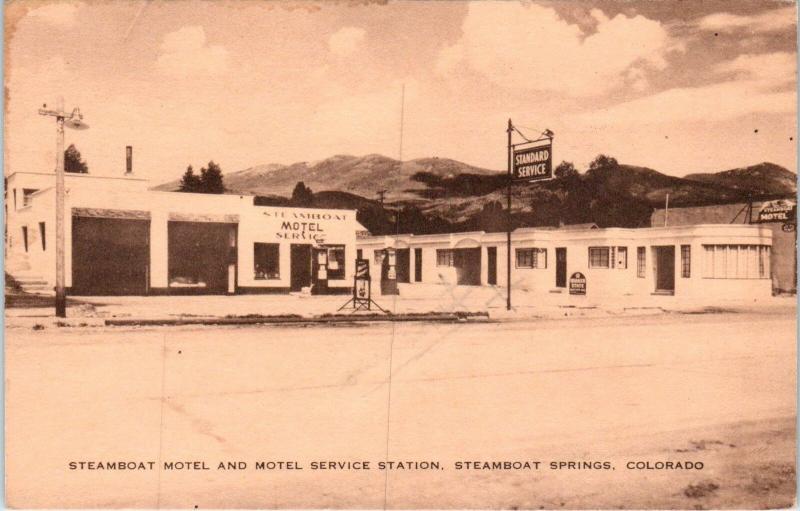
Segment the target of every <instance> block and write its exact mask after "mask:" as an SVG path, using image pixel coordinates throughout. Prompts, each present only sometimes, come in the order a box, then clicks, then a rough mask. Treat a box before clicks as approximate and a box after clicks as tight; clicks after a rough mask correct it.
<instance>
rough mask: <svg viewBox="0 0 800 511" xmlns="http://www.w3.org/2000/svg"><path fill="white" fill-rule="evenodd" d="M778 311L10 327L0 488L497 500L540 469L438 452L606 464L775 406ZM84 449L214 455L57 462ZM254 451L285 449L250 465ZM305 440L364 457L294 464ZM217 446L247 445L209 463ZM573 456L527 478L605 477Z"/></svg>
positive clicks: (331, 499)
mask: <svg viewBox="0 0 800 511" xmlns="http://www.w3.org/2000/svg"><path fill="white" fill-rule="evenodd" d="M794 333H795V319H794V317H793V316H790V315H786V314H779V315H770V314H708V315H666V316H654V317H638V318H630V317H629V318H621V319H600V320H598V319H593V320H588V319H576V320H559V321H540V322H518V323H502V324H478V325H476V324H465V325H461V324H458V325H435V324H424V323H416V324H396V325H392V324H385V323H383V324H376V325H369V326H360V327H355V326H346V327H335V328H321V327H307V328H296V327H291V328H290V327H261V328H204V329H194V328H185V329H168V328H162V329H132V330H115V329H108V330H94V329H60V330H52V329H48V330H44V331H32V330H29V329H11V330H9V331H8V333H7V341H6V364H7V369H6V378H7V387H6V391H7V415H6V418H7V432H8V436H7V438H8V442H7V450H6V452H7V456H8V462H7V465H6V466H7V472H8V478H9V491H8V493H7V494H8V497H9V499H10V502H11V504H12V505H16V506H31V507H35V506H46V505H49V506H57V507H70V506H82V507H90V506H92V505H102V506H136V505H138V506H143V507H155V506H162V507H193V506H194V505H197V506H199V507H200V508H208V507H215V506H222V505H225V504H226V503H227V504H228V505H230V504H231V503H233V502H235V503H236V504H238V506H240V507H271V506H293V507H304V506H317V507H319V506H323V507H378V508H380V507H383V506H384V505H387V506H389V507H407V506H419V505H425V504H427V505H428V506H440V507H447V506H458V507H463V506H469V505H472V506H473V507H475V506H478V507H497V506H500V507H503V506H510V505H512V504H513V502H516V501H515V500H514V498H516V497H519V496H520V495H521V494H526V495H527V494H530V492H531V491H533V490H532V489H531V488H530V487H528V485H529V484H534V482H537V481H538V482H539V483H541V482H542V481H544V480H546V479H547V478H548V477H555V476H549V475H548V474H545V473H532V474H531V475H527V473H526V474H523V475H522V476H521V475H520V474H519V473H518V472H517V473H514V475H513V476H512V475H509V474H508V473H506V472H491V471H490V472H469V473H465V472H459V471H455V470H454V469H453V467H454V465H453V464H454V462H455V461H459V460H462V461H463V460H476V461H479V460H489V461H491V460H540V461H543V462H545V461H546V460H553V459H556V460H579V461H581V460H589V461H591V460H601V459H602V460H609V459H610V460H612V461H613V463H615V464H618V463H621V462H622V461H621V458H619V456H620V455H619V453H621V452H623V451H625V452H633V451H631V447H630V446H631V445H633V444H636V445H641V446H643V447H642V449H644V450H646V446H647V443H648V440H647V439H648V438H655V437H656V436H658V435H660V434H668V433H670V432H675V431H682V430H689V429H691V428H705V430H708V428H712V430H713V428H714V427H717V426H719V427H722V425H724V424H730V423H741V422H743V421H764V420H767V419H770V418H780V417H793V416H794V415H795V394H794V392H795V390H794V389H795V342H794ZM390 361H391V368H392V371H391V373H392V377H391V382H389V378H388V376H389V363H390ZM387 418H388V422H387ZM387 424H388V425H387ZM387 435H388V440H387ZM387 449H388V455H387ZM387 459H389V460H402V461H406V460H416V461H422V460H431V461H437V462H439V463H440V464H441V466H442V469H441V470H434V471H428V472H426V471H420V470H417V471H392V472H389V475H388V477H387V475H386V473H385V472H384V471H380V470H374V468H376V466H377V463H378V462H379V461H385V460H387ZM90 460H91V461H104V460H107V461H128V460H134V461H155V462H156V464H157V465H160V464H161V463H163V462H165V461H182V460H186V461H195V460H199V461H205V462H206V464H207V465H210V466H211V468H212V470H208V471H200V472H196V471H185V470H184V471H166V472H165V471H132V472H131V471H129V472H124V473H123V472H119V471H116V472H115V471H98V470H93V471H88V470H87V471H70V470H68V463H69V462H70V461H90ZM269 460H274V461H278V460H282V461H296V462H297V463H298V464H299V465H301V466H304V470H294V471H292V470H284V471H256V470H254V469H253V465H254V464H255V462H256V461H269ZM315 460H317V461H319V460H332V461H361V460H368V461H370V462H371V464H372V465H371V466H372V468H373V470H349V471H341V470H325V471H312V470H311V468H310V463H311V462H313V461H315ZM219 461H233V462H235V461H245V462H247V463H248V464H249V467H248V469H247V470H246V471H243V472H240V473H236V472H225V471H218V470H213V469H214V468H216V465H217V463H218V462H219ZM590 472H591V473H590V474H587V473H585V472H583V473H581V475H580V476H561V475H559V476H558V477H557V478H556V479H555V480H557V481H558V485H556V487H555V489H554V486H553V485H552V484H550V485H549V486H548V485H544V486H541V487H540V489H542V491H544V489H547V490H546V491H548V492H550V493H553V492H561V494H570V493H572V494H574V493H575V492H576V491H578V490H580V489H581V488H583V489H585V487H586V485H592V484H594V485H597V486H598V487H600V488H602V486H603V485H609V484H615V482H616V483H620V482H624V481H625V480H624V479H619V477H623V474H619V475H615V477H617V478H618V479H609V475H608V473H598V472H597V471H590ZM604 478H605V479H604ZM43 481H47V484H46V485H43V484H42V482H43ZM537 484H538V483H537ZM491 488H496V489H497V491H496V492H495V493H494V494H493V491H492V490H491ZM518 494H519V495H518ZM548 498H554V497H553V495H549V496H548ZM475 499H477V500H475ZM522 502H527V501H525V500H524V499H523V500H522ZM556 505H557V504H556Z"/></svg>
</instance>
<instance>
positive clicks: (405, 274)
mask: <svg viewBox="0 0 800 511" xmlns="http://www.w3.org/2000/svg"><path fill="white" fill-rule="evenodd" d="M395 253H396V254H397V282H398V283H401V284H408V283H409V282H411V250H410V249H408V248H398V249H397V250H395Z"/></svg>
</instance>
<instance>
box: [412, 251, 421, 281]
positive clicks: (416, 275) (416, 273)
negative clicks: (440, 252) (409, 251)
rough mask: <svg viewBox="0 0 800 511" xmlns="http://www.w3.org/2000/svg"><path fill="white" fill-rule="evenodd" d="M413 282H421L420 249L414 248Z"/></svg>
mask: <svg viewBox="0 0 800 511" xmlns="http://www.w3.org/2000/svg"><path fill="white" fill-rule="evenodd" d="M414 282H422V249H421V248H415V249H414Z"/></svg>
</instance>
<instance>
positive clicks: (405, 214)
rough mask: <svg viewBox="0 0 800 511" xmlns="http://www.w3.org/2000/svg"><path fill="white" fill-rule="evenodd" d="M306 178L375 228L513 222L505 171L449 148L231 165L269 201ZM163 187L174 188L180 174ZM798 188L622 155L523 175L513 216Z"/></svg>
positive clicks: (630, 212)
mask: <svg viewBox="0 0 800 511" xmlns="http://www.w3.org/2000/svg"><path fill="white" fill-rule="evenodd" d="M612 160H613V159H612ZM298 181H303V182H304V183H305V184H306V185H307V186H309V187H310V188H311V189H312V190H314V194H313V202H312V204H311V206H312V207H320V208H322V207H325V208H347V209H357V210H358V212H359V214H358V218H359V221H361V223H362V224H364V225H365V226H366V227H367V228H368V229H369V230H370V231H371V232H373V233H375V234H381V233H389V232H414V233H419V234H422V233H432V232H452V231H468V230H487V231H498V230H503V229H505V221H506V220H505V211H504V207H505V204H506V178H505V173H503V172H497V171H490V170H487V169H481V168H477V167H473V166H470V165H467V164H464V163H461V162H458V161H455V160H449V159H445V158H423V159H418V160H411V161H408V162H403V163H402V164H401V163H400V162H398V161H396V160H393V159H391V158H387V157H385V156H380V155H367V156H363V157H355V156H334V157H332V158H328V159H326V160H322V161H320V162H316V163H307V162H301V163H296V164H293V165H288V166H283V165H261V166H257V167H251V168H249V169H246V170H244V171H241V172H235V173H232V174H226V175H225V186H226V188H228V189H229V190H230V191H231V192H232V193H246V194H253V195H258V196H259V197H258V198H257V203H258V204H264V205H267V204H269V205H293V204H292V201H291V199H289V197H290V196H291V194H292V190H293V189H294V186H295V185H296V183H297V182H298ZM159 188H160V189H173V190H174V189H176V188H177V183H167V184H166V185H162V186H161V187H159ZM378 190H388V192H387V194H386V199H385V204H381V203H380V202H379V201H377V200H376V192H377V191H378ZM794 191H795V174H793V173H792V172H790V171H788V170H786V169H784V168H782V167H779V166H777V165H774V164H770V163H763V164H759V165H755V166H752V167H746V168H740V169H732V170H726V171H722V172H718V173H706V174H690V175H689V176H687V177H685V178H680V177H675V176H668V175H666V174H662V173H660V172H658V171H656V170H653V169H650V168H647V167H639V166H633V165H625V164H618V163H617V162H616V161H613V163H608V164H604V165H594V166H593V168H591V169H590V170H587V171H586V172H584V173H582V174H578V175H574V176H570V177H565V178H559V179H554V180H552V181H549V182H544V183H538V184H530V183H519V184H516V185H515V186H514V188H513V192H512V196H513V200H512V216H513V224H514V225H515V226H552V225H558V224H559V223H565V224H573V223H584V222H595V223H597V224H598V225H600V226H601V227H611V226H619V227H640V226H645V225H649V219H650V214H651V212H652V211H653V209H654V208H657V207H661V206H663V204H664V202H665V199H666V196H667V194H669V202H670V205H672V206H691V205H707V204H718V203H726V202H736V201H744V200H747V199H748V198H751V199H757V198H759V197H766V196H776V195H786V194H787V193H788V194H793V193H794Z"/></svg>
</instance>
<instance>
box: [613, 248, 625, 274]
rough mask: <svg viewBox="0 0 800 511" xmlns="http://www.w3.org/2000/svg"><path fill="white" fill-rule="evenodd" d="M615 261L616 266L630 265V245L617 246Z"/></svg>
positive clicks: (623, 267)
mask: <svg viewBox="0 0 800 511" xmlns="http://www.w3.org/2000/svg"><path fill="white" fill-rule="evenodd" d="M614 261H615V263H614V264H615V267H616V268H619V269H621V270H624V269H626V268H627V267H628V247H617V251H616V254H615V257H614Z"/></svg>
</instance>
